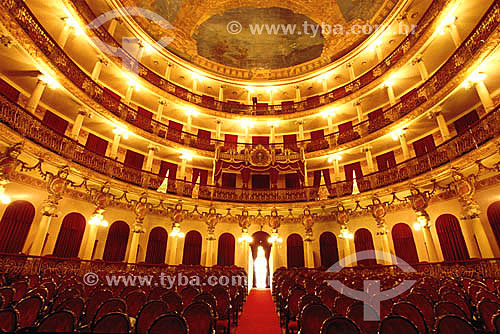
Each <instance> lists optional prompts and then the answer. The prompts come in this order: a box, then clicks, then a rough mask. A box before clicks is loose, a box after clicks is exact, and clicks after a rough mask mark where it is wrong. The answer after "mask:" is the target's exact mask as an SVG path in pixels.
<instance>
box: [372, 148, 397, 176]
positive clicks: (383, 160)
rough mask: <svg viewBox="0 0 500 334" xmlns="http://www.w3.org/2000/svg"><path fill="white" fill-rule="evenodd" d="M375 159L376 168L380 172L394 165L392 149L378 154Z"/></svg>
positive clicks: (394, 158)
mask: <svg viewBox="0 0 500 334" xmlns="http://www.w3.org/2000/svg"><path fill="white" fill-rule="evenodd" d="M376 159H377V166H378V170H379V171H381V172H383V171H385V170H388V169H390V168H393V167H396V157H395V156H394V152H393V151H391V152H387V153H385V154H382V155H379V156H378V157H377V158H376Z"/></svg>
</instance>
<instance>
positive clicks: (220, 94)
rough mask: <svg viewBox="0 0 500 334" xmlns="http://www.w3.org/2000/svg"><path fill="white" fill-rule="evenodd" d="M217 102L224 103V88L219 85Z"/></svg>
mask: <svg viewBox="0 0 500 334" xmlns="http://www.w3.org/2000/svg"><path fill="white" fill-rule="evenodd" d="M219 101H221V102H224V86H223V85H221V86H220V88H219Z"/></svg>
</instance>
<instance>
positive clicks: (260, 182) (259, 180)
mask: <svg viewBox="0 0 500 334" xmlns="http://www.w3.org/2000/svg"><path fill="white" fill-rule="evenodd" d="M269 186H270V179H269V175H261V174H254V175H252V189H258V190H259V189H269Z"/></svg>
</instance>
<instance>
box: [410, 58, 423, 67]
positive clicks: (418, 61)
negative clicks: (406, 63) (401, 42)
mask: <svg viewBox="0 0 500 334" xmlns="http://www.w3.org/2000/svg"><path fill="white" fill-rule="evenodd" d="M423 61H424V59H423V58H422V55H417V56H416V57H415V58H414V59H413V60H412V61H411V64H412V65H413V66H415V65H417V64H418V63H421V62H423Z"/></svg>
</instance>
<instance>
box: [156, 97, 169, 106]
mask: <svg viewBox="0 0 500 334" xmlns="http://www.w3.org/2000/svg"><path fill="white" fill-rule="evenodd" d="M158 104H160V105H162V106H166V105H167V104H168V101H167V100H165V99H159V100H158Z"/></svg>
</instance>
